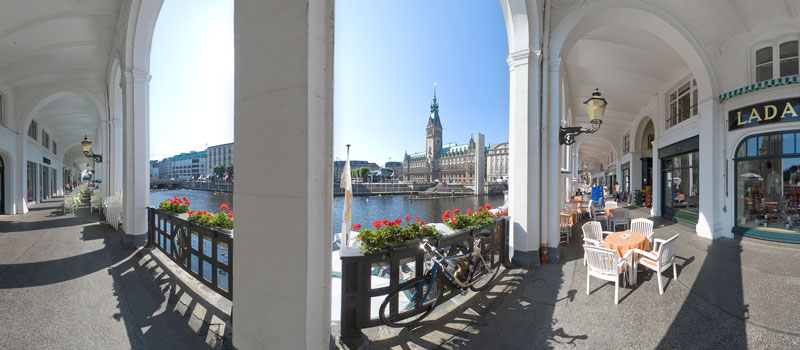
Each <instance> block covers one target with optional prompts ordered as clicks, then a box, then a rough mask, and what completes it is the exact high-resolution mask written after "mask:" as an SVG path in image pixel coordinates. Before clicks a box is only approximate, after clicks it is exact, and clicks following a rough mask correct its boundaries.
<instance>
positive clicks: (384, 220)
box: [381, 219, 389, 225]
mask: <svg viewBox="0 0 800 350" xmlns="http://www.w3.org/2000/svg"><path fill="white" fill-rule="evenodd" d="M381 224H384V225H388V224H389V220H386V219H383V220H381Z"/></svg>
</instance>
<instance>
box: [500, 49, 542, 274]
mask: <svg viewBox="0 0 800 350" xmlns="http://www.w3.org/2000/svg"><path fill="white" fill-rule="evenodd" d="M540 60H541V51H536V52H533V57H531V51H530V50H529V49H524V50H521V51H517V52H513V53H511V55H509V57H508V59H507V62H508V67H509V71H510V77H509V84H510V89H511V91H510V94H509V100H510V101H509V123H508V135H509V152H508V153H509V171H508V172H509V176H508V197H509V198H508V203H509V214H510V215H511V227H510V229H511V245H512V247H513V255H512V261H513V262H514V265H517V266H533V265H538V264H539V223H538V222H537V220H538V217H539V194H540V191H539V184H538V181H539V176H538V173H539V168H540V166H539V159H540V148H539V130H540V129H539V125H540V124H539V123H540V118H539V75H540V73H541V72H540V70H539V61H540Z"/></svg>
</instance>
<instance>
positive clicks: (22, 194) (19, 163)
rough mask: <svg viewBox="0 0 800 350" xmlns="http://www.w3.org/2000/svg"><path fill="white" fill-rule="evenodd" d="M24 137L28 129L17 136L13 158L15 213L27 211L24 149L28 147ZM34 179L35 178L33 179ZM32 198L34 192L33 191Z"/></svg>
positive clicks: (26, 166) (26, 135)
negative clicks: (15, 190)
mask: <svg viewBox="0 0 800 350" xmlns="http://www.w3.org/2000/svg"><path fill="white" fill-rule="evenodd" d="M26 137H28V130H24V131H20V132H19V135H18V136H17V154H16V157H15V158H14V159H15V160H14V161H15V162H16V164H15V165H16V167H15V168H16V170H15V172H16V173H17V176H16V180H17V181H18V182H17V183H16V184H15V187H16V189H17V193H16V194H17V197H16V198H15V199H14V200H15V201H16V203H17V210H16V213H17V214H25V213H27V212H28V188H27V186H28V182H27V179H28V160H27V159H26V158H25V150H26V149H27V148H28V145H27V142H25V141H26V139H25V138H26ZM33 180H34V181H35V180H36V179H35V178H34V179H33ZM33 195H34V198H35V196H36V194H35V193H34V194H33Z"/></svg>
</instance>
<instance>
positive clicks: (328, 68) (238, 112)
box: [233, 0, 334, 350]
mask: <svg viewBox="0 0 800 350" xmlns="http://www.w3.org/2000/svg"><path fill="white" fill-rule="evenodd" d="M333 16H334V12H333V1H330V0H329V1H311V0H300V1H297V0H294V1H292V0H273V1H261V0H237V1H236V6H235V14H234V30H235V32H236V36H235V45H234V47H235V51H236V55H235V57H236V62H235V63H236V73H235V91H236V105H235V114H234V117H235V119H236V121H235V123H234V139H235V142H236V155H235V157H234V162H235V165H234V166H235V168H236V186H235V188H234V190H235V192H234V207H235V210H236V216H235V219H234V220H235V230H236V254H235V256H234V259H233V270H234V271H235V273H236V278H235V279H234V280H233V300H235V303H234V304H233V314H234V315H235V326H234V327H233V332H234V334H233V342H234V344H233V345H234V346H235V347H236V348H238V349H242V350H247V349H313V350H317V349H328V348H329V340H330V311H331V310H330V301H331V284H330V283H331V266H330V263H331V231H332V227H331V220H332V217H331V216H332V213H331V209H332V208H331V203H332V201H333V191H332V188H333V174H332V173H333V152H332V144H333ZM278 165H279V166H278Z"/></svg>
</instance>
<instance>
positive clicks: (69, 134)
mask: <svg viewBox="0 0 800 350" xmlns="http://www.w3.org/2000/svg"><path fill="white" fill-rule="evenodd" d="M33 119H34V120H36V121H37V122H38V123H39V129H40V130H44V131H46V132H47V133H48V134H49V135H50V139H52V140H55V141H56V142H58V144H59V145H60V147H68V146H70V145H74V144H77V143H80V142H81V141H82V140H83V136H84V135H86V136H88V137H89V140H91V141H92V142H95V141H97V129H98V128H99V126H100V114H99V113H98V111H97V108H96V107H95V106H94V104H93V103H92V102H91V101H89V100H88V99H87V98H86V97H85V96H83V95H81V94H78V93H71V92H69V93H61V94H59V96H58V97H57V98H55V99H53V100H51V101H49V102H48V103H47V104H45V105H44V106H42V107H41V108H40V109H39V110H38V111H35V112H34V116H33ZM62 149H63V148H62ZM93 149H96V148H93Z"/></svg>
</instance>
